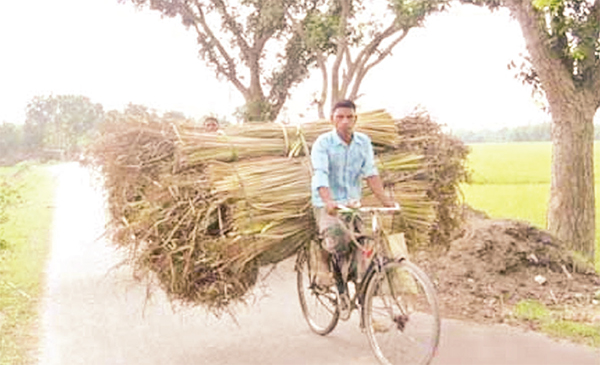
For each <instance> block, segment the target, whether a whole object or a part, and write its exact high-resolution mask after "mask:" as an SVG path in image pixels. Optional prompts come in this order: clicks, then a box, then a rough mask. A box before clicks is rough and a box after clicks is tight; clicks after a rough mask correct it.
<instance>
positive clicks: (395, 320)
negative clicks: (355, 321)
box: [296, 207, 440, 364]
mask: <svg viewBox="0 0 600 365" xmlns="http://www.w3.org/2000/svg"><path fill="white" fill-rule="evenodd" d="M399 210H400V208H399V207H395V208H379V207H363V208H346V207H344V208H343V209H342V212H343V213H344V214H350V215H351V216H353V217H354V218H355V217H357V216H358V214H359V213H369V215H370V217H371V226H372V229H371V231H372V235H370V236H368V235H356V234H353V242H354V244H355V246H356V249H358V250H359V251H360V252H362V253H363V254H367V255H368V254H369V253H370V254H371V257H370V258H369V259H368V266H367V268H366V270H365V271H364V273H358V274H357V275H354V277H349V278H348V280H346V279H344V278H343V277H342V276H341V275H339V274H338V275H335V279H336V283H335V285H332V286H330V287H323V286H319V285H318V284H317V283H316V262H315V255H314V254H313V252H314V251H311V250H313V248H314V245H318V244H320V243H319V242H314V241H313V242H311V243H309V244H308V245H306V246H305V247H303V248H302V249H301V250H300V252H299V253H298V256H297V259H296V271H297V288H298V294H299V299H300V305H301V307H302V313H303V314H304V317H305V319H306V321H307V323H308V326H309V327H310V329H311V330H312V331H313V332H315V333H317V334H319V335H322V336H325V335H327V334H329V333H330V332H331V331H333V329H334V328H335V327H336V325H337V323H338V321H339V320H340V319H344V318H340V301H341V298H340V295H339V292H340V290H339V289H338V287H339V285H342V286H345V288H346V291H345V292H346V293H351V292H350V291H349V290H350V285H349V283H352V286H353V287H354V290H353V293H352V294H350V296H349V297H350V305H351V308H350V310H351V311H354V309H358V310H359V311H360V327H361V329H362V330H363V331H364V332H365V333H366V336H367V338H368V340H369V344H370V346H371V349H372V350H373V352H374V354H375V357H376V358H377V359H378V360H379V362H381V363H382V364H428V363H429V362H430V361H431V359H432V358H433V357H434V355H435V353H436V351H437V347H438V344H439V337H440V317H439V312H438V304H437V298H436V293H435V290H434V287H433V284H432V283H431V281H430V280H429V278H428V277H427V275H426V274H425V273H424V272H423V271H422V270H421V269H420V268H419V267H417V265H415V264H414V263H412V262H410V261H409V260H408V259H407V258H405V257H393V255H392V253H391V252H390V249H389V245H386V241H385V239H386V238H385V232H384V231H383V229H382V227H381V218H380V216H379V213H384V212H392V213H393V212H397V211H399ZM329 264H330V268H331V267H332V265H333V264H334V263H333V262H332V260H329ZM348 318H349V316H348ZM348 318H345V319H348Z"/></svg>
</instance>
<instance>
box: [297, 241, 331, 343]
mask: <svg viewBox="0 0 600 365" xmlns="http://www.w3.org/2000/svg"><path fill="white" fill-rule="evenodd" d="M309 257H310V255H309V253H308V249H303V250H301V251H300V252H299V253H298V257H297V259H296V273H297V280H296V284H297V288H298V298H299V300H300V307H301V308H302V314H303V315H304V318H305V319H306V322H307V323H308V326H309V327H310V329H311V330H312V331H313V332H315V333H317V334H319V335H321V336H325V335H327V334H329V333H330V332H331V331H333V329H334V328H335V326H336V325H337V323H338V321H339V318H340V311H339V308H338V297H337V291H336V289H335V288H334V287H330V288H320V287H318V286H317V285H316V283H315V278H316V273H315V272H313V270H312V268H311V263H310V259H309Z"/></svg>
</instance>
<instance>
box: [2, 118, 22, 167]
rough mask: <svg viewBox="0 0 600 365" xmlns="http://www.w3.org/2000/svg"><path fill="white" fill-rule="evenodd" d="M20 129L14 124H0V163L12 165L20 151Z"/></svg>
mask: <svg viewBox="0 0 600 365" xmlns="http://www.w3.org/2000/svg"><path fill="white" fill-rule="evenodd" d="M21 134H22V128H21V127H19V126H17V125H16V124H12V123H7V122H3V123H2V124H0V162H1V163H5V162H7V163H13V162H15V161H16V160H17V158H18V157H19V155H20V153H21V150H22V137H21Z"/></svg>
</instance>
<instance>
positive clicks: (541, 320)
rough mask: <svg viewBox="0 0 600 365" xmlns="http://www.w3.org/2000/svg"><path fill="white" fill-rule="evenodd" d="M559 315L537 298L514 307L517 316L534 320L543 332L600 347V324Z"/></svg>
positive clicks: (523, 301)
mask: <svg viewBox="0 0 600 365" xmlns="http://www.w3.org/2000/svg"><path fill="white" fill-rule="evenodd" d="M559 315H560V314H559V312H554V311H551V310H550V309H548V308H546V306H544V305H543V304H542V303H540V302H538V301H537V300H522V301H520V302H519V303H517V305H516V306H515V308H514V309H513V316H514V317H515V318H517V319H520V320H526V321H530V322H533V323H535V324H536V325H537V326H538V327H539V328H540V330H542V332H545V333H547V334H549V335H551V336H556V337H561V338H568V339H571V340H573V341H576V342H580V343H585V344H587V345H589V346H593V347H600V325H597V324H596V325H590V324H587V323H581V322H575V321H571V320H565V319H561V318H559V317H558V316H559Z"/></svg>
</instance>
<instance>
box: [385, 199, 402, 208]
mask: <svg viewBox="0 0 600 365" xmlns="http://www.w3.org/2000/svg"><path fill="white" fill-rule="evenodd" d="M381 203H382V204H383V206H384V207H386V208H393V207H395V206H396V204H398V203H396V202H395V201H394V200H393V199H392V198H390V197H385V199H383V200H382V201H381Z"/></svg>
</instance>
